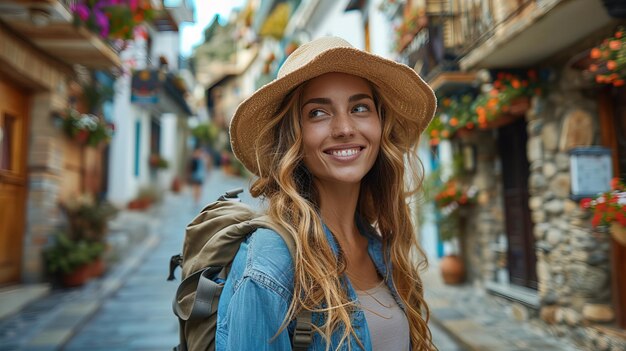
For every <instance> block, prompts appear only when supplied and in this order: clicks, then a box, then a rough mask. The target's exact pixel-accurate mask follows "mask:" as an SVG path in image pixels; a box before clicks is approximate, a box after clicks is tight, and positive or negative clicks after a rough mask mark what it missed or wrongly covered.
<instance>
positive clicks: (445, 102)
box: [442, 98, 451, 107]
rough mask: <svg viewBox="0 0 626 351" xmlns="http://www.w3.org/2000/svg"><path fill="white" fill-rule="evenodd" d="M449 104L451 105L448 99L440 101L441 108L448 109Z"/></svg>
mask: <svg viewBox="0 0 626 351" xmlns="http://www.w3.org/2000/svg"><path fill="white" fill-rule="evenodd" d="M450 103H451V101H450V99H449V98H445V99H443V101H442V104H443V107H448V106H450Z"/></svg>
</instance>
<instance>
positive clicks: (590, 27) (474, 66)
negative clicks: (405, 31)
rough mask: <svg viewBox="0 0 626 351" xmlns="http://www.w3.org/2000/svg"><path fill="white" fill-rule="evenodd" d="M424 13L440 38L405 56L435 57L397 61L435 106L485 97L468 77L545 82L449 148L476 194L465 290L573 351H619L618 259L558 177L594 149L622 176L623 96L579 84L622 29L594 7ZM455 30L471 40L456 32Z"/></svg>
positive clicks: (480, 7)
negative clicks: (410, 69) (570, 343)
mask: <svg viewBox="0 0 626 351" xmlns="http://www.w3.org/2000/svg"><path fill="white" fill-rule="evenodd" d="M413 3H415V2H413V1H407V5H408V6H410V5H411V4H413ZM417 3H420V1H417ZM424 3H425V4H424V6H425V8H426V12H425V13H426V16H427V17H428V26H432V27H437V26H441V27H442V28H443V36H442V37H436V36H434V35H433V34H436V33H437V30H430V29H429V33H428V34H429V35H430V36H429V42H430V43H427V44H424V45H423V46H418V48H417V50H416V54H414V55H413V56H415V57H420V56H419V52H420V50H422V51H424V52H435V54H436V53H437V51H436V49H442V50H443V51H442V55H441V57H440V58H435V59H433V58H432V57H431V56H424V57H422V58H421V59H418V60H415V59H413V60H412V59H411V58H412V57H413V56H411V55H408V54H407V55H404V57H405V58H406V59H405V60H404V61H406V62H405V63H408V64H409V65H411V66H415V67H419V68H420V69H422V71H421V72H420V73H421V74H422V75H423V76H425V77H426V79H427V81H428V82H429V83H430V84H431V85H432V86H433V88H434V89H435V90H436V93H437V94H438V97H439V99H440V102H441V101H442V100H443V99H444V98H446V97H451V96H454V94H467V92H468V91H469V92H470V94H472V93H471V92H472V91H473V92H474V93H473V94H477V93H476V92H477V91H480V90H481V84H484V83H486V85H487V86H489V83H490V82H487V81H484V80H483V81H482V82H481V79H476V78H475V77H472V76H469V75H467V74H469V73H472V72H473V73H476V75H477V76H479V75H480V71H481V70H482V71H483V72H489V73H491V75H492V76H493V75H495V74H496V73H497V72H502V71H505V72H506V71H507V70H508V71H509V72H515V71H527V70H528V69H534V70H543V71H548V72H549V73H550V74H549V79H548V81H547V88H548V90H547V93H544V94H541V95H537V94H535V95H531V96H529V97H528V101H527V105H526V107H525V108H524V109H523V110H521V111H518V113H517V114H516V115H515V116H511V115H508V114H507V115H506V116H504V115H502V116H500V117H498V119H499V120H503V121H504V122H502V123H499V124H496V125H490V126H488V127H487V128H484V129H479V130H476V129H474V130H472V131H470V132H467V131H464V132H463V133H461V132H458V133H457V134H456V135H455V136H454V137H453V138H452V139H451V140H450V142H451V144H452V148H451V149H452V150H455V151H454V152H455V153H457V154H460V155H463V157H469V158H471V159H472V161H471V162H470V163H471V164H473V165H474V166H472V167H470V168H471V170H470V171H469V172H464V174H462V175H461V178H462V182H463V183H465V184H466V185H467V186H470V185H473V186H474V187H475V188H476V189H477V190H478V196H477V199H476V203H475V204H473V205H471V206H466V207H465V208H464V209H463V216H462V218H463V220H462V221H461V224H462V225H461V226H460V229H459V231H460V236H459V237H460V239H461V254H462V256H463V259H464V261H465V265H466V273H467V274H466V279H467V282H468V283H470V284H472V285H473V286H475V287H477V288H478V289H484V290H485V291H487V292H489V293H491V294H493V295H495V296H497V297H499V298H503V299H505V300H507V301H509V303H510V306H511V308H510V310H511V312H512V317H513V318H517V319H521V320H532V321H533V323H539V324H540V325H541V326H542V327H544V328H545V329H547V330H549V331H551V332H553V333H554V334H556V335H559V336H563V337H567V338H571V339H573V340H575V341H576V342H577V343H578V344H579V345H581V347H583V348H584V349H589V350H624V349H626V331H625V329H626V323H625V322H624V321H625V319H626V304H625V303H624V297H625V296H626V291H625V290H624V283H625V280H626V278H625V277H623V267H624V266H623V264H624V263H623V262H626V261H625V260H624V257H625V256H624V254H623V252H624V250H625V249H626V248H624V247H621V246H619V245H620V244H618V243H617V242H616V241H615V240H612V239H611V238H610V235H609V234H608V233H607V231H606V230H604V229H603V228H592V226H591V222H590V218H589V214H588V212H587V211H584V210H582V209H581V208H580V205H579V203H578V201H576V200H575V199H574V198H573V197H572V196H571V193H572V191H571V188H572V182H571V176H572V174H571V173H572V172H571V166H570V160H571V155H570V150H572V149H573V148H575V147H592V146H604V147H609V148H610V149H612V151H613V166H614V167H613V168H614V176H620V175H621V176H623V175H624V174H625V173H626V169H624V168H626V167H624V166H623V165H622V164H621V161H620V160H621V159H623V158H625V157H626V155H625V152H624V151H623V150H622V149H621V148H620V146H619V145H620V142H622V143H623V142H625V141H626V140H623V137H624V136H623V135H622V136H616V133H617V132H616V131H617V130H618V129H619V128H622V127H621V125H622V124H624V123H626V122H625V121H624V119H625V118H626V115H625V114H624V112H623V111H624V110H626V109H624V108H623V107H622V105H623V103H621V102H620V101H621V100H623V97H624V90H623V89H624V88H623V87H622V88H613V89H608V88H605V87H602V86H600V85H597V84H596V83H595V82H594V81H593V80H590V79H589V76H588V75H586V74H585V73H583V70H584V69H585V67H584V66H585V57H587V56H588V52H589V50H590V49H591V48H592V47H593V46H594V45H597V44H598V43H599V42H601V41H602V39H603V38H605V37H607V35H610V33H612V32H613V31H614V30H615V28H617V26H618V25H620V24H622V25H623V20H621V19H618V18H614V17H612V16H613V15H612V14H614V13H615V12H612V11H611V9H609V8H608V7H607V8H605V7H604V6H605V4H604V3H603V2H601V1H577V0H548V1H525V2H519V1H484V2H471V1H452V2H450V4H452V5H451V7H450V9H449V11H448V13H447V14H448V17H445V19H442V17H437V16H436V15H434V14H433V13H432V12H428V6H429V3H431V2H429V1H425V2H424ZM432 3H434V2H432ZM465 10H467V11H465ZM476 13H480V14H483V15H482V16H480V17H472V16H473V15H472V14H476ZM486 13H488V14H489V16H485V15H484V14H486ZM457 23H476V24H477V25H479V26H481V28H482V29H481V28H475V31H471V30H470V31H468V32H467V33H464V32H463V30H464V29H467V28H465V27H463V26H460V27H458V28H457V27H456V24H457ZM455 28H456V29H455ZM485 28H486V29H485ZM549 29H550V30H549ZM422 32H423V31H422ZM472 33H473V34H477V33H478V34H479V35H477V36H472ZM547 33H550V34H547ZM556 33H559V34H558V35H557V34H556ZM457 34H458V36H455V35H457ZM547 35H549V36H550V37H549V40H548V39H547V38H546V40H539V38H542V36H547ZM414 41H415V40H414ZM432 42H435V44H432ZM459 43H460V44H459ZM429 45H430V47H429ZM459 45H460V46H461V47H462V49H461V50H459ZM409 47H413V46H412V45H409ZM400 56H403V53H400ZM435 56H437V55H435ZM404 61H403V62H404ZM425 67H426V68H427V69H426V68H425ZM416 69H417V68H416ZM455 70H456V71H455ZM464 74H466V75H464ZM487 86H485V88H486V89H491V88H490V87H487ZM457 96H459V95H457ZM624 125H626V124H624ZM620 138H622V139H620ZM465 150H471V151H470V152H468V153H466V152H465ZM620 267H621V269H622V272H620V271H619V269H620Z"/></svg>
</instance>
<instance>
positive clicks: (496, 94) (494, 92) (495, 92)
mask: <svg viewBox="0 0 626 351" xmlns="http://www.w3.org/2000/svg"><path fill="white" fill-rule="evenodd" d="M489 95H491V96H498V90H497V89H491V91H490V92H489Z"/></svg>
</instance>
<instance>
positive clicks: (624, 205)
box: [580, 178, 626, 246]
mask: <svg viewBox="0 0 626 351" xmlns="http://www.w3.org/2000/svg"><path fill="white" fill-rule="evenodd" d="M580 206H581V208H583V209H584V210H588V211H590V212H591V214H592V218H591V225H592V226H594V227H598V226H606V227H608V228H609V232H610V233H611V236H612V237H613V239H615V241H616V242H617V243H619V244H620V245H624V246H626V186H625V185H624V183H623V182H622V181H621V180H620V179H619V178H614V179H613V180H612V181H611V190H610V191H607V192H604V193H601V194H599V195H598V196H596V197H594V198H585V199H582V200H581V201H580Z"/></svg>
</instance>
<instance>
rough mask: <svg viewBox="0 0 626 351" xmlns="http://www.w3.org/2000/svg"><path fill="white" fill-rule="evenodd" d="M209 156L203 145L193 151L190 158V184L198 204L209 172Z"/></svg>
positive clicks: (194, 199) (195, 201) (195, 202)
mask: <svg viewBox="0 0 626 351" xmlns="http://www.w3.org/2000/svg"><path fill="white" fill-rule="evenodd" d="M209 165H210V162H209V157H208V155H207V153H206V152H205V151H204V149H202V147H201V146H196V148H195V149H194V150H193V152H192V153H191V159H190V160H189V184H190V185H191V191H192V195H193V201H194V204H195V205H196V206H198V205H199V204H200V198H201V197H202V185H203V184H204V181H205V179H206V177H207V176H208V173H209Z"/></svg>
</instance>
